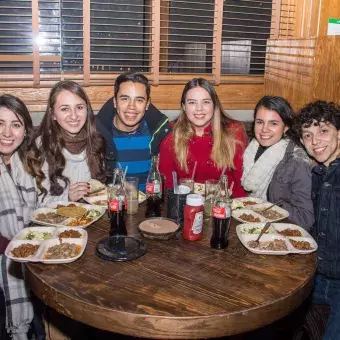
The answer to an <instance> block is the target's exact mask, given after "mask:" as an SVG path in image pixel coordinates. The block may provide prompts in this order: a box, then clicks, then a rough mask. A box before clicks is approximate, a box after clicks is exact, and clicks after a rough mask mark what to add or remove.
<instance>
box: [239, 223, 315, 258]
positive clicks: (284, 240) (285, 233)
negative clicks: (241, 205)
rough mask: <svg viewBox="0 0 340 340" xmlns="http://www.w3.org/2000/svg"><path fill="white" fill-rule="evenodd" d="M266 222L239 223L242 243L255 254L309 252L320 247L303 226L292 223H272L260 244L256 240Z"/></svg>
mask: <svg viewBox="0 0 340 340" xmlns="http://www.w3.org/2000/svg"><path fill="white" fill-rule="evenodd" d="M264 226H265V223H253V224H248V223H247V224H246V223H244V224H239V225H238V226H237V227H236V233H237V236H238V238H239V240H240V241H241V243H242V244H243V245H244V246H245V247H246V248H247V249H248V250H249V251H251V252H253V253H255V254H266V255H286V254H291V253H292V254H309V253H312V252H314V251H316V249H317V248H318V246H317V244H316V242H315V240H314V239H313V237H312V236H311V235H310V234H309V233H308V232H307V231H306V230H304V229H303V228H301V227H300V226H298V225H295V224H290V223H272V224H271V225H270V227H269V229H268V230H267V232H266V233H265V234H264V235H263V236H262V237H261V239H260V241H259V245H258V246H257V247H254V245H253V244H252V243H251V241H255V240H256V239H257V237H258V235H259V233H260V232H261V230H262V228H264Z"/></svg>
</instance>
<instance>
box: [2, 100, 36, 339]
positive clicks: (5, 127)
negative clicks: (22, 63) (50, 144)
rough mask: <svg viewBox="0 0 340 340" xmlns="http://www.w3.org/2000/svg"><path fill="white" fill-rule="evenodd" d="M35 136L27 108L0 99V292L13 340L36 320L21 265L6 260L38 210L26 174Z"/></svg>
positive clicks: (31, 179) (20, 104)
mask: <svg viewBox="0 0 340 340" xmlns="http://www.w3.org/2000/svg"><path fill="white" fill-rule="evenodd" d="M32 132H33V125H32V120H31V116H30V114H29V112H28V110H27V107H26V106H25V104H24V103H23V102H22V101H21V100H20V99H19V98H17V97H14V96H11V95H6V94H5V95H1V96H0V288H1V289H2V291H3V294H4V297H5V302H6V304H5V306H6V330H7V332H8V333H9V334H10V336H11V339H25V338H26V339H27V332H28V330H29V327H30V323H31V321H32V319H33V308H32V304H31V302H30V298H29V291H28V289H27V287H26V285H25V281H24V279H23V273H22V267H21V264H20V263H18V262H13V261H12V260H10V259H8V258H6V256H5V255H4V252H5V249H6V246H7V244H8V243H9V241H10V240H11V239H12V238H13V237H14V236H15V235H16V234H17V233H18V232H19V231H20V230H21V229H23V228H25V227H27V226H28V224H29V215H30V213H31V212H32V211H33V210H34V209H35V208H36V206H37V193H36V190H35V184H34V179H33V178H32V177H31V176H30V175H29V174H28V173H27V170H28V167H27V162H26V158H25V156H26V153H27V150H28V144H29V140H30V137H31V135H32Z"/></svg>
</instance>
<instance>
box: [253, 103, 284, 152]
mask: <svg viewBox="0 0 340 340" xmlns="http://www.w3.org/2000/svg"><path fill="white" fill-rule="evenodd" d="M287 130H288V127H287V126H285V124H284V122H283V121H282V119H281V117H280V115H279V114H278V113H277V112H276V111H274V110H269V109H267V108H265V107H261V108H260V109H259V110H258V111H257V113H256V116H255V130H254V132H255V137H256V139H257V141H258V142H259V143H260V144H261V145H262V146H265V147H268V146H272V145H274V144H276V143H277V142H278V141H279V140H281V138H282V136H283V134H284V133H285V132H286V131H287Z"/></svg>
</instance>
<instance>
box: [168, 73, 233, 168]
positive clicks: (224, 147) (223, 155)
mask: <svg viewBox="0 0 340 340" xmlns="http://www.w3.org/2000/svg"><path fill="white" fill-rule="evenodd" d="M195 87H202V88H203V89H205V90H206V91H207V92H208V93H209V95H210V98H211V100H212V102H213V104H214V115H213V118H212V121H211V128H212V134H213V139H214V146H213V148H212V151H211V159H212V160H213V161H214V162H215V164H216V165H217V166H218V167H219V168H221V169H223V168H230V169H234V155H235V148H236V140H235V136H234V134H233V133H232V132H231V131H230V130H228V129H227V128H226V126H227V124H228V123H230V122H232V121H233V119H232V118H231V117H230V116H229V115H228V114H227V113H225V112H224V110H223V108H222V105H221V102H220V100H219V99H218V96H217V93H216V91H215V89H214V87H213V86H212V85H211V84H210V83H209V82H208V81H207V80H206V79H204V78H194V79H192V80H190V81H189V82H188V83H187V84H186V85H185V87H184V90H183V93H182V98H181V113H180V115H179V118H178V120H177V122H176V123H175V125H174V129H173V134H174V141H175V153H176V157H177V161H178V163H179V165H180V166H181V168H182V169H184V170H185V171H188V165H187V157H188V141H189V139H190V138H192V137H193V136H194V135H195V130H194V127H193V126H192V123H191V122H190V121H189V119H188V117H187V115H186V113H185V111H184V107H185V100H186V96H187V93H188V91H189V90H191V89H193V88H195Z"/></svg>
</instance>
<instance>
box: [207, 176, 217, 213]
mask: <svg viewBox="0 0 340 340" xmlns="http://www.w3.org/2000/svg"><path fill="white" fill-rule="evenodd" d="M217 190H218V180H217V179H208V180H206V181H205V202H204V214H205V215H207V216H211V211H212V207H213V204H214V197H215V194H216V191H217Z"/></svg>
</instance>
